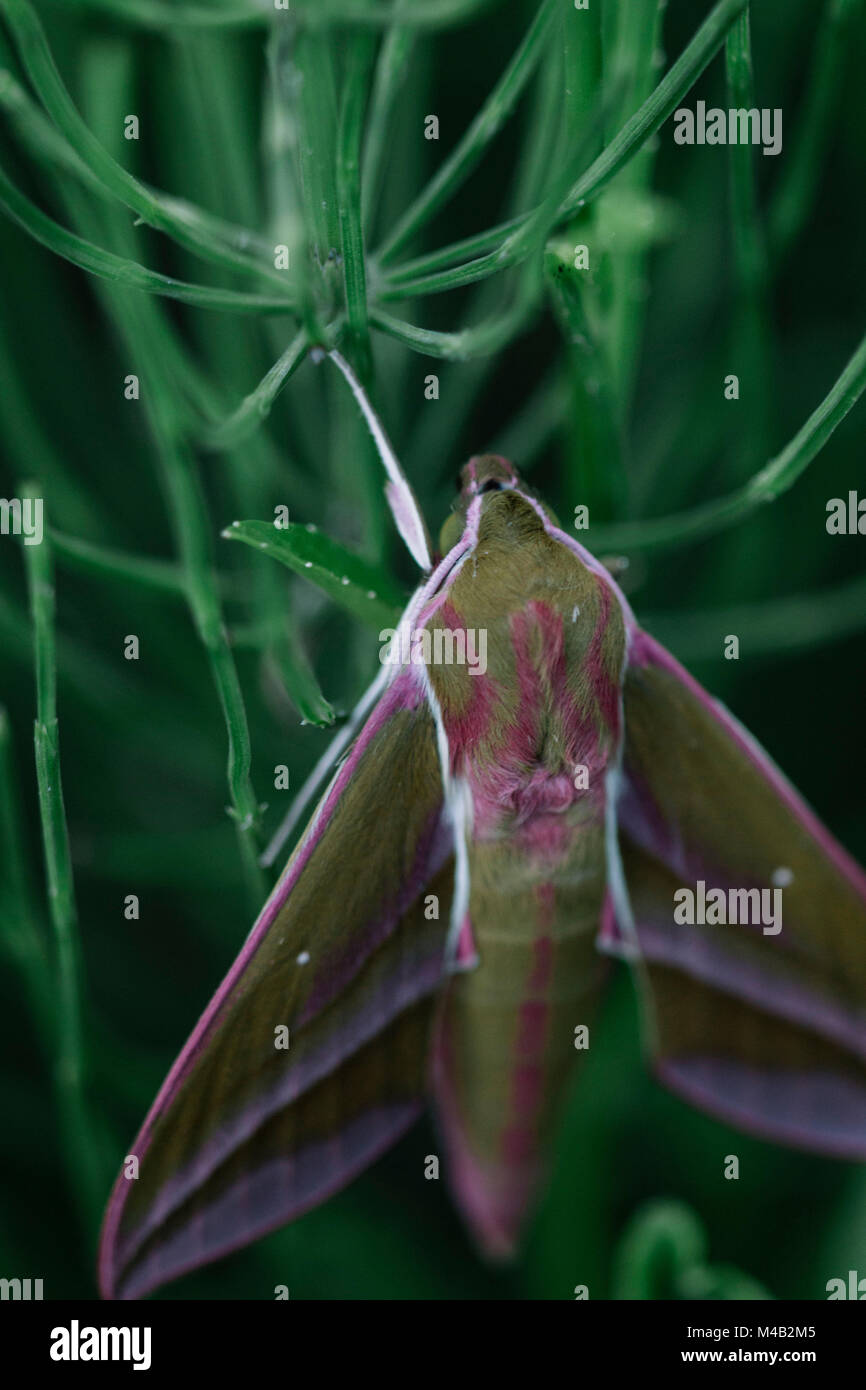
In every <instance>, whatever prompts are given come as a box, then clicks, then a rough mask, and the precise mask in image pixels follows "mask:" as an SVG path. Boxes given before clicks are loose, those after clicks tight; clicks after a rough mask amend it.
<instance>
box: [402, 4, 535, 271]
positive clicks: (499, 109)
mask: <svg viewBox="0 0 866 1390" xmlns="http://www.w3.org/2000/svg"><path fill="white" fill-rule="evenodd" d="M554 8H555V7H554V3H553V0H543V3H542V5H541V6H540V7H539V9H538V13H537V14H536V16H535V18H534V19H533V21H532V24H531V25H530V27H529V29H528V31H527V33H526V36H525V38H524V39H523V42H522V43H521V45H520V47H519V48H518V49H517V52H516V53H515V54H514V56H513V58H512V59H511V61H510V63H509V64H508V67H507V68H506V69H505V72H504V73H503V74H502V76H501V77H500V79H499V81H498V82H497V83H496V86H495V87H494V88H493V90H492V92H491V93H490V95H489V96H488V98H487V100H486V101H485V103H484V105H483V106H482V108H481V110H480V111H479V112H478V114H477V116H476V117H475V119H474V121H473V122H472V123H471V125H470V126H469V129H468V130H467V131H466V133H465V134H464V136H463V138H462V139H461V140H459V141H458V143H457V146H456V148H455V149H454V150H452V152H451V154H450V155H449V156H448V158H447V159H446V160H445V163H444V164H442V165H440V167H439V169H438V171H437V172H436V174H434V176H433V178H432V179H431V180H430V182H429V183H428V184H427V186H426V188H424V190H423V192H422V193H420V194H419V196H418V197H417V198H416V199H415V202H414V203H413V204H412V206H411V207H410V208H408V209H407V211H406V212H405V213H404V214H403V216H402V217H401V219H400V221H399V222H398V223H397V226H396V227H395V228H394V230H393V231H392V232H391V234H390V236H389V237H388V238H387V239H386V241H385V243H384V244H383V246H382V247H381V248H380V250H379V252H378V253H377V256H376V260H377V261H378V262H379V263H380V264H382V265H386V264H387V263H388V261H390V260H391V259H392V258H393V257H394V256H395V255H396V253H397V252H398V251H399V250H400V247H401V246H403V245H405V243H406V242H407V241H408V240H409V239H410V237H412V236H414V234H415V233H416V232H417V231H418V230H419V228H420V227H422V226H423V225H424V224H425V222H428V221H429V220H430V218H431V217H432V216H433V214H434V213H435V212H437V211H438V210H439V208H440V207H442V205H443V203H445V202H447V201H448V199H449V198H451V197H452V196H453V195H454V193H456V191H457V189H458V188H459V187H460V186H461V184H462V183H463V182H464V181H465V180H466V179H467V178H468V176H469V174H470V173H471V172H472V170H473V169H474V168H475V165H476V164H477V163H478V161H479V159H481V157H482V155H483V154H484V151H485V150H486V149H487V147H488V145H489V144H490V142H491V140H492V139H493V138H494V136H495V135H496V134H497V133H498V131H499V130H500V129H501V127H502V125H503V124H504V122H505V121H506V120H507V118H508V116H509V115H510V114H511V112H512V111H513V109H514V106H515V104H516V102H517V100H518V98H519V96H520V94H521V93H522V92H523V90H524V88H525V86H526V84H527V82H528V81H529V79H530V77H531V76H532V73H533V72H534V70H535V67H536V64H537V63H538V61H539V59H540V57H541V55H542V53H543V52H544V46H545V44H546V42H547V39H548V33H549V30H550V26H551V23H552V20H553V15H554Z"/></svg>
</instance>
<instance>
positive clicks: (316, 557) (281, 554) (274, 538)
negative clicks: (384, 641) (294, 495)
mask: <svg viewBox="0 0 866 1390" xmlns="http://www.w3.org/2000/svg"><path fill="white" fill-rule="evenodd" d="M222 534H223V535H224V536H225V537H226V539H227V540H232V541H242V542H243V543H244V544H245V545H251V546H253V547H254V548H255V549H256V550H260V551H262V553H263V554H265V555H268V556H270V557H271V559H274V560H279V561H280V563H281V564H283V565H287V566H288V567H289V569H290V570H294V572H295V574H299V575H300V576H301V578H303V579H308V580H309V581H310V583H311V584H315V585H316V586H317V587H318V588H319V589H321V590H322V592H323V593H325V594H327V595H328V597H329V598H330V599H333V601H334V602H335V603H338V604H339V605H340V607H341V608H345V609H346V610H347V612H349V613H351V614H353V616H354V617H356V618H360V619H361V621H362V622H364V623H367V624H368V625H369V626H370V627H374V628H377V629H381V628H384V627H390V626H393V625H394V624H395V623H396V622H397V621H398V620H399V617H400V614H401V613H402V611H403V608H404V607H405V601H406V600H405V595H404V594H403V593H402V592H401V590H400V587H399V585H397V584H395V583H394V581H393V580H392V579H390V578H389V577H388V575H387V574H385V573H384V572H383V571H382V570H380V569H379V568H378V567H377V566H375V565H371V564H369V562H368V561H366V560H362V559H360V558H359V557H358V556H357V555H353V554H352V552H351V551H349V550H346V549H345V548H344V547H343V546H341V545H340V544H338V542H337V541H334V540H331V538H330V537H329V536H325V535H324V534H323V533H322V532H321V531H318V530H316V529H315V528H314V527H313V528H310V527H306V526H288V527H285V528H281V527H276V526H274V525H273V523H272V522H270V521H234V522H232V524H231V526H227V527H226V529H225V530H224V531H223V533H222Z"/></svg>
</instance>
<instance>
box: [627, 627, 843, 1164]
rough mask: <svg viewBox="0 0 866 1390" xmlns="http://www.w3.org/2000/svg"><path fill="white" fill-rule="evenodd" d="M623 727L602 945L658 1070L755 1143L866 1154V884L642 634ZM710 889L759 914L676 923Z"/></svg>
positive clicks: (732, 726) (768, 767)
mask: <svg viewBox="0 0 866 1390" xmlns="http://www.w3.org/2000/svg"><path fill="white" fill-rule="evenodd" d="M625 727H626V737H625V755H624V764H623V779H622V796H621V799H620V803H619V807H618V814H619V831H620V843H621V848H622V862H623V865H624V871H625V880H626V883H627V885H628V900H629V901H628V905H627V907H628V910H627V911H625V912H623V911H622V910H621V911H620V914H619V915H620V918H621V920H620V921H619V922H618V923H617V930H616V931H613V932H612V931H610V930H608V932H607V933H606V935H605V936H604V937H603V944H606V945H607V947H608V949H611V950H613V951H614V952H617V953H620V954H626V953H630V954H631V955H632V958H633V959H635V960H636V961H637V963H638V968H639V970H640V975H641V979H642V980H643V982H644V984H645V986H646V999H647V1001H648V1004H649V1020H650V1032H651V1039H650V1041H651V1046H652V1049H653V1052H654V1054H655V1059H656V1063H657V1066H658V1068H659V1072H660V1075H661V1076H662V1078H663V1079H664V1080H665V1081H666V1082H667V1083H668V1084H669V1085H670V1086H672V1087H673V1088H674V1089H676V1090H678V1091H680V1092H681V1093H682V1094H684V1095H685V1096H686V1097H687V1098H688V1099H689V1100H691V1101H692V1102H693V1103H694V1104H697V1105H701V1106H703V1107H705V1108H706V1109H708V1110H712V1111H714V1112H715V1113H716V1114H719V1115H721V1116H723V1117H725V1118H727V1119H728V1120H730V1121H731V1122H732V1123H735V1124H737V1125H739V1126H741V1127H743V1128H749V1129H754V1130H756V1131H758V1132H760V1133H763V1134H765V1135H766V1136H767V1137H768V1138H774V1139H777V1140H781V1141H784V1142H788V1143H792V1144H797V1145H798V1146H802V1147H807V1148H813V1149H817V1150H820V1151H824V1152H829V1153H835V1154H839V1155H843V1156H848V1157H863V1156H866V878H864V875H863V873H862V871H861V870H860V869H859V868H858V866H857V865H856V864H854V863H853V861H852V860H851V859H850V858H849V857H848V855H847V854H846V853H845V851H844V850H843V849H842V847H841V846H840V845H839V844H837V842H836V841H835V840H834V839H833V838H832V836H831V835H830V833H829V832H828V831H827V830H826V829H825V827H823V826H822V825H821V824H820V822H819V821H818V820H817V817H815V816H814V814H813V813H812V812H811V811H810V810H809V808H808V807H807V806H806V805H805V804H804V802H803V801H802V800H801V798H800V797H799V796H798V795H797V793H796V792H795V791H794V789H793V788H792V787H791V786H790V784H789V783H788V782H787V781H786V780H785V778H784V777H783V776H782V774H781V773H780V772H779V771H778V769H777V768H775V767H774V766H773V764H772V763H771V761H770V759H769V758H768V757H767V755H766V754H765V753H764V752H763V750H762V749H761V748H760V747H759V746H758V745H757V743H756V742H755V741H754V739H752V738H751V736H750V735H749V734H748V733H747V732H746V731H745V730H744V729H743V728H742V727H741V726H740V725H739V724H737V722H736V720H734V719H733V718H732V717H731V715H729V714H728V712H727V711H726V710H725V709H724V708H723V707H722V706H721V705H719V704H718V703H717V702H716V701H713V700H712V699H711V698H710V697H709V696H708V695H707V694H706V692H705V691H703V690H702V689H701V688H700V686H698V685H697V683H696V682H695V681H694V680H692V678H691V677H690V676H688V674H687V673H686V672H685V671H683V669H682V668H681V667H680V666H679V665H678V663H677V662H676V661H675V660H674V659H673V657H671V656H670V655H669V653H667V652H665V651H664V649H663V648H661V647H660V646H659V645H658V643H656V642H654V641H653V639H652V638H650V637H648V636H647V635H646V634H645V633H641V632H638V633H637V634H636V635H635V638H634V640H633V644H632V660H631V664H630V667H629V670H628V673H627V676H626V681H625ZM700 885H704V887H703V888H701V886H700ZM709 889H713V890H721V893H722V895H723V901H725V902H729V901H730V902H733V903H735V904H737V905H738V906H739V904H742V905H743V906H744V907H745V906H746V905H749V907H750V908H754V905H756V904H758V903H760V906H761V914H762V915H761V920H760V921H756V920H754V911H753V912H752V917H751V920H747V921H740V920H737V921H731V920H730V919H729V920H727V921H725V919H724V918H722V923H721V924H720V923H718V922H715V921H714V920H713V919H712V917H711V916H709V915H708V914H707V913H706V912H705V911H704V910H703V909H702V911H701V915H702V916H703V917H705V918H706V920H703V921H698V920H695V922H694V923H691V922H689V921H688V920H683V916H684V914H685V910H686V909H687V907H688V903H689V902H690V901H692V900H691V899H689V897H688V894H690V893H694V894H695V895H697V894H698V893H700V892H703V893H706V891H707V890H709ZM684 890H685V891H684ZM731 894H733V895H734V897H731ZM749 894H751V898H750V897H749V896H748V895H749ZM675 895H679V896H678V897H677V896H675ZM758 895H761V896H760V897H758ZM694 901H695V902H696V901H697V896H696V897H695V899H694ZM678 902H681V903H684V904H685V908H684V911H683V913H682V914H681V915H680V919H679V920H678V919H677V917H676V916H675V907H676V904H677V903H678ZM622 907H623V904H620V908H621V909H622ZM726 915H727V911H726ZM738 915H739V914H738ZM629 917H630V918H631V921H629V920H627V919H628V918H629ZM623 918H625V919H626V920H622V919H623Z"/></svg>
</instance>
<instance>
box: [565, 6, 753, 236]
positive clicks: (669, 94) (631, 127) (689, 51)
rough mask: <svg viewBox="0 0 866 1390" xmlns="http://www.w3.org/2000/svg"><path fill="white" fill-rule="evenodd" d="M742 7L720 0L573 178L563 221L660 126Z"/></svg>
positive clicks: (713, 51)
mask: <svg viewBox="0 0 866 1390" xmlns="http://www.w3.org/2000/svg"><path fill="white" fill-rule="evenodd" d="M747 4H748V0H719V3H718V4H717V5H715V6H714V8H713V9H712V10H711V11H710V13H709V14H708V15H707V18H706V19H705V20H704V22H703V24H702V25H701V27H700V28H699V29H698V31H697V33H696V34H695V36H694V38H693V39H692V40H691V42H690V43H689V44H688V45H687V46H686V48H684V49H683V51H682V53H681V54H680V56H679V58H677V60H676V62H675V63H674V64H673V66H672V67H671V68H669V69H668V71H667V72H666V73H665V75H664V77H663V78H662V80H661V82H660V83H659V84H658V86H657V87H656V88H655V90H654V91H653V92H652V93H651V94H650V95H649V96H648V97H647V99H646V101H645V102H643V104H642V105H641V106H640V107H639V108H638V110H637V111H636V112H635V113H634V115H633V116H632V117H631V118H630V120H628V121H626V123H625V125H624V126H623V127H622V129H621V130H620V131H619V132H618V133H617V134H616V135H615V136H614V138H613V139H612V140H611V141H610V143H609V144H608V145H606V146H605V148H604V149H603V150H602V152H601V154H600V155H599V156H598V158H597V159H595V160H594V161H593V162H592V164H591V165H590V166H589V168H588V169H587V170H586V172H585V173H584V174H582V175H581V177H580V178H579V179H578V180H577V182H576V183H575V185H574V187H573V188H572V190H571V192H570V193H569V194H568V196H567V198H566V199H565V202H564V203H563V205H562V216H563V217H569V216H571V214H572V213H574V212H576V211H577V209H578V208H580V207H582V206H583V204H584V203H585V202H588V201H589V199H590V198H592V197H594V196H595V194H596V193H598V191H599V189H601V188H603V187H604V185H605V184H606V183H609V182H610V180H611V179H612V178H613V176H614V174H616V173H618V172H619V170H620V169H621V168H622V167H623V165H624V164H626V163H627V162H628V160H629V159H631V157H632V155H633V154H634V153H635V151H636V150H639V149H640V148H641V146H642V145H643V144H644V143H645V142H646V141H647V140H648V139H649V138H650V136H651V135H654V134H655V132H656V131H657V130H658V129H659V127H660V126H662V125H664V123H665V121H666V120H667V119H668V117H669V116H670V115H671V114H672V113H673V111H674V110H675V109H676V107H677V106H678V105H679V103H680V101H681V99H682V98H683V96H684V95H685V94H686V92H687V91H688V90H689V89H690V87H692V86H693V85H694V83H695V82H696V81H697V79H698V78H699V77H700V75H701V73H702V72H703V70H704V68H705V67H706V66H707V64H708V63H709V62H710V60H711V59H712V58H713V57H714V55H715V53H716V52H717V51H718V49H719V47H720V46H721V44H722V43H723V42H724V39H725V36H726V34H727V32H728V30H729V29H730V27H731V25H732V24H733V23H734V21H735V20H736V19H737V16H738V15H739V14H740V13H741V12H742V10H743V9H744V8H745V6H746V5H747Z"/></svg>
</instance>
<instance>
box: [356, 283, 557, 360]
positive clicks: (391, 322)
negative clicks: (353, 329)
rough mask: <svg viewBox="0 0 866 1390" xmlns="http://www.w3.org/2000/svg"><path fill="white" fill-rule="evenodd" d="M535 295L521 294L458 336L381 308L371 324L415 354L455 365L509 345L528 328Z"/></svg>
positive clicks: (458, 333)
mask: <svg viewBox="0 0 866 1390" xmlns="http://www.w3.org/2000/svg"><path fill="white" fill-rule="evenodd" d="M533 301H534V295H533V296H530V295H519V296H518V297H516V298H515V301H514V302H513V303H512V304H510V305H509V306H508V307H507V308H506V309H504V310H502V311H501V312H500V313H497V314H491V315H490V317H489V318H488V319H486V320H485V321H483V322H482V323H478V324H474V325H473V326H472V327H470V328H463V329H461V330H460V331H459V332H457V333H439V332H436V330H435V329H430V328H419V327H417V325H415V324H413V323H405V322H404V321H403V320H402V319H395V318H393V317H392V316H391V315H390V314H385V313H383V312H382V311H381V310H379V309H374V310H371V312H370V323H371V325H372V327H373V328H376V329H378V330H379V332H380V333H385V334H387V336H388V337H389V338H396V339H397V341H398V342H399V343H404V344H405V345H406V347H410V348H412V349H413V351H415V352H420V353H423V354H424V355H425V356H426V357H443V358H446V359H448V360H450V361H454V362H465V361H467V360H468V359H469V358H470V357H483V356H484V355H485V353H490V352H496V351H498V349H499V348H501V347H502V346H504V344H505V343H507V342H509V341H510V340H511V339H512V338H513V337H514V336H515V335H516V334H517V332H518V331H519V330H520V329H521V328H522V327H523V326H524V325H525V323H526V320H527V318H528V317H529V314H530V313H531V311H532V308H533Z"/></svg>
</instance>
